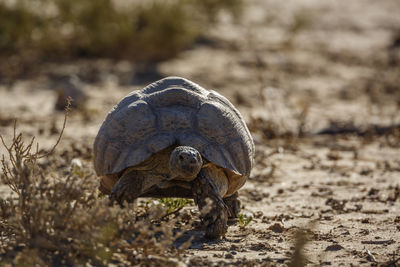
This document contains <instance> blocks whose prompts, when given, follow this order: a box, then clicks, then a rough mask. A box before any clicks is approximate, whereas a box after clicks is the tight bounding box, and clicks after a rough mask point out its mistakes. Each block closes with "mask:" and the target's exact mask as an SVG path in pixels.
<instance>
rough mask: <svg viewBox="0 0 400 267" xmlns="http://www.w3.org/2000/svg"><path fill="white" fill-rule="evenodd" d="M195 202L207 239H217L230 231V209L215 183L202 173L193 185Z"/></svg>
mask: <svg viewBox="0 0 400 267" xmlns="http://www.w3.org/2000/svg"><path fill="white" fill-rule="evenodd" d="M192 186H193V187H192V188H193V189H192V190H193V196H194V201H195V202H196V204H197V205H198V206H199V210H200V214H201V219H202V221H203V223H204V225H205V226H206V233H205V237H206V238H208V239H217V238H219V237H221V236H224V235H225V233H226V231H227V230H228V225H227V222H228V208H227V207H226V205H225V203H224V201H223V200H222V198H221V196H220V194H219V191H218V189H217V187H216V185H215V183H214V182H213V181H212V180H211V179H210V178H208V177H207V175H205V173H204V172H202V171H200V173H199V175H198V176H197V178H196V179H195V180H193V184H192Z"/></svg>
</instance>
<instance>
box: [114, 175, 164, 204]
mask: <svg viewBox="0 0 400 267" xmlns="http://www.w3.org/2000/svg"><path fill="white" fill-rule="evenodd" d="M162 178H163V177H157V176H156V175H154V174H153V175H149V173H148V172H144V171H140V170H131V171H127V172H125V173H124V174H123V175H122V176H121V178H120V179H119V180H118V182H117V183H116V184H115V185H114V188H113V189H112V191H111V194H110V200H111V202H112V203H114V202H118V204H120V205H121V206H123V203H124V202H125V201H126V202H128V203H132V202H133V201H135V199H137V198H138V197H139V196H141V195H142V194H143V193H146V192H147V191H148V190H149V188H151V187H152V186H154V185H155V184H157V183H159V182H160V180H161V179H162Z"/></svg>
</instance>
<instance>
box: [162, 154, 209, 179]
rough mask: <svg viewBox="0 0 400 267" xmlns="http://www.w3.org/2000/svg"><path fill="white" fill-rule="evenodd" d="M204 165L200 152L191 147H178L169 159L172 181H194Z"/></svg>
mask: <svg viewBox="0 0 400 267" xmlns="http://www.w3.org/2000/svg"><path fill="white" fill-rule="evenodd" d="M202 165H203V160H202V158H201V155H200V153H199V151H197V150H196V149H194V148H193V147H190V146H178V147H176V148H175V149H174V150H173V151H172V152H171V155H170V157H169V170H170V173H171V179H178V180H184V181H192V180H193V179H194V178H196V176H197V174H198V173H199V171H200V169H201V167H202Z"/></svg>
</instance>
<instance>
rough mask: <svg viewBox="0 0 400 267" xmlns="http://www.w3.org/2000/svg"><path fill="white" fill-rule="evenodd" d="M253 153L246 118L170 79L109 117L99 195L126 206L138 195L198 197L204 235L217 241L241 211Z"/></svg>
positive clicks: (97, 148)
mask: <svg viewBox="0 0 400 267" xmlns="http://www.w3.org/2000/svg"><path fill="white" fill-rule="evenodd" d="M254 151H255V149H254V142H253V139H252V137H251V135H250V132H249V130H248V128H247V126H246V124H245V122H244V120H243V118H242V116H241V115H240V113H239V111H238V110H237V109H236V108H235V107H234V106H233V105H232V104H231V103H230V102H229V101H228V100H227V99H226V98H225V97H223V96H222V95H220V94H218V93H217V92H215V91H208V90H206V89H204V88H202V87H201V86H199V85H197V84H195V83H193V82H191V81H189V80H187V79H184V78H180V77H167V78H164V79H161V80H159V81H156V82H154V83H152V84H150V85H148V86H147V87H145V88H144V89H142V90H138V91H133V92H131V93H130V94H129V95H127V96H126V97H125V98H123V99H122V100H121V101H120V102H119V104H117V105H116V106H115V107H114V108H113V109H112V110H111V111H110V112H109V114H108V115H107V117H106V119H105V120H104V122H103V124H102V126H101V127H100V130H99V132H98V134H97V137H96V139H95V142H94V167H95V170H96V173H97V175H98V176H100V178H101V182H100V188H99V189H100V191H101V192H102V193H104V194H109V197H110V199H111V200H112V202H118V203H119V204H120V205H123V203H124V202H125V201H126V202H128V203H129V202H133V201H134V200H135V199H136V198H138V197H178V198H179V197H185V198H193V199H194V201H195V203H196V204H197V205H198V207H199V209H200V211H201V212H200V214H201V215H200V216H201V219H202V221H203V222H204V225H205V226H206V233H205V237H206V238H210V239H216V238H219V237H221V236H223V235H224V234H225V233H226V231H227V228H228V226H227V222H228V218H236V217H237V215H238V213H239V211H240V201H239V200H238V193H237V191H238V189H239V188H241V187H242V186H243V185H244V183H245V182H246V180H247V178H248V177H249V175H250V171H251V169H252V167H253V164H254V153H255V152H254ZM206 207H207V208H206Z"/></svg>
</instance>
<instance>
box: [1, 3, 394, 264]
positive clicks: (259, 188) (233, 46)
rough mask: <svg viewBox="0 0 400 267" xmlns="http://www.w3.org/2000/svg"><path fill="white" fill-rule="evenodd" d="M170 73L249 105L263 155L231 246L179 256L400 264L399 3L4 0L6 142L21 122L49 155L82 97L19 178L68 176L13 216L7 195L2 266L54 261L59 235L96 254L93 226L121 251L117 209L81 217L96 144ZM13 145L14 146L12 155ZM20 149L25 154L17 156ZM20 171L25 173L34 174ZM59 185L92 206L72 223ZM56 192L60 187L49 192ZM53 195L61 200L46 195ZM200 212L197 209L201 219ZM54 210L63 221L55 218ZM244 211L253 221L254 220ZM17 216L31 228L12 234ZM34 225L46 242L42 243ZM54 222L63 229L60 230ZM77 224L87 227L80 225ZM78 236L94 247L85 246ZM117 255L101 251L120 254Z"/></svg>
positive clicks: (76, 249) (244, 109) (245, 191)
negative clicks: (110, 120)
mask: <svg viewBox="0 0 400 267" xmlns="http://www.w3.org/2000/svg"><path fill="white" fill-rule="evenodd" d="M172 75H174V76H182V77H184V78H187V79H190V80H192V81H194V82H196V83H198V84H200V85H201V86H203V87H204V88H207V89H212V90H216V91H218V92H219V93H221V94H222V95H224V96H226V97H227V98H228V99H229V100H230V101H231V102H232V103H233V104H234V105H235V106H236V107H237V108H238V109H239V111H240V112H241V113H242V114H243V116H244V119H245V120H246V122H247V125H248V127H249V129H250V131H251V134H252V136H253V138H254V141H255V145H256V158H255V166H254V168H253V170H252V173H251V176H250V177H249V179H248V181H247V182H246V184H245V185H244V187H243V188H241V189H240V191H239V194H240V199H241V201H242V213H243V214H244V215H245V216H242V223H241V225H240V226H239V225H235V226H232V227H231V228H230V230H229V232H228V234H227V237H226V238H225V239H224V240H221V242H215V243H208V244H206V245H204V246H203V244H202V243H201V242H199V243H196V242H197V241H196V242H195V243H194V244H193V246H192V247H191V248H190V249H189V250H187V251H185V252H183V253H184V254H185V257H187V259H188V261H189V260H193V262H194V263H195V262H197V264H193V266H211V265H218V266H219V265H221V266H225V265H224V262H223V261H224V260H227V261H229V262H230V263H232V264H234V265H235V266H242V265H243V266H254V265H261V264H265V265H268V264H269V263H270V262H273V263H274V264H273V265H274V266H275V264H282V266H283V265H284V266H305V264H306V261H305V260H304V259H305V258H304V257H303V259H301V258H302V256H301V253H300V252H301V251H302V250H304V251H306V252H307V255H308V260H307V265H310V264H311V265H315V266H325V265H332V266H335V265H336V266H337V265H340V264H342V265H343V266H352V265H356V266H359V265H360V266H361V265H362V264H364V265H365V266H371V265H374V266H375V265H376V266H378V265H379V266H395V265H396V266H398V263H399V255H400V247H399V241H395V240H400V227H399V222H400V216H399V210H400V204H399V203H400V201H399V200H400V184H399V172H400V150H399V147H400V112H399V111H400V1H399V0H380V1H376V0H353V1H341V0H324V1H321V0H286V1H276V0H275V1H273V0H220V1H218V0H143V1H138V0H0V135H1V136H2V137H3V138H4V140H5V142H6V143H7V144H9V145H10V144H11V140H12V137H13V134H14V127H13V125H14V121H15V120H17V131H16V132H17V133H18V132H22V133H23V139H22V140H25V145H27V146H28V148H35V146H36V142H38V143H39V146H40V147H39V150H41V149H44V150H45V151H49V149H51V148H52V146H53V145H54V144H55V143H56V140H57V138H58V137H59V136H60V134H61V130H62V128H63V119H64V114H65V113H64V107H65V104H66V99H67V97H69V96H70V97H72V99H73V102H72V107H71V111H70V112H69V115H68V121H67V125H66V128H65V131H64V133H63V134H62V139H61V142H60V143H59V144H58V146H57V148H56V150H55V153H53V154H51V155H50V156H47V154H45V153H43V152H44V151H41V153H40V155H45V157H42V158H40V159H38V162H37V165H38V168H37V172H38V174H40V175H37V176H35V175H32V174H31V180H21V181H22V185H23V186H22V188H28V189H29V188H30V189H32V188H33V189H35V183H36V184H37V180H32V179H37V177H39V176H40V177H42V178H41V179H42V180H43V181H44V182H45V183H46V184H47V182H49V183H48V184H51V183H53V182H54V181H59V185H60V186H61V187H54V188H55V190H50V189H49V190H47V188H48V187H41V186H40V184H39V185H36V187H37V188H39V189H40V190H41V191H40V190H39V191H37V192H39V193H40V194H36V195H34V193H35V192H36V191H32V192H33V193H32V195H29V194H25V195H24V194H20V197H23V199H25V201H26V202H27V203H29V205H28V206H29V207H30V212H31V213H32V214H33V215H35V216H33V215H32V214H31V215H32V216H31V217H29V216H27V215H26V214H27V213H26V212H25V210H22V213H18V212H15V210H17V211H18V209H14V210H12V211H7V207H6V206H5V203H6V202H4V201H3V202H1V201H0V211H2V213H1V214H3V215H2V216H3V217H2V219H1V220H0V223H2V224H1V225H0V229H1V230H2V231H0V233H1V234H0V254H1V253H3V252H4V251H5V250H4V249H7V250H8V251H9V254H7V255H6V256H7V257H4V259H5V262H6V263H8V262H11V260H10V261H8V259H13V260H14V259H16V260H14V264H16V265H18V264H20V265H21V266H30V265H27V264H23V261H24V260H25V259H26V262H33V261H32V259H35V260H36V259H37V258H34V257H33V256H32V255H35V253H38V254H37V255H39V256H40V255H41V256H40V257H41V258H40V259H45V260H44V261H39V260H38V261H36V263H37V265H40V266H45V265H46V264H45V263H44V262H53V263H54V262H55V265H54V264H53V265H54V266H59V265H60V263H58V260H59V259H58V256H56V257H55V258H52V257H53V256H52V255H53V253H54V255H58V254H56V253H55V252H54V250H55V249H54V247H56V248H58V247H59V246H58V245H57V244H62V246H61V247H63V248H64V245H65V244H70V245H68V246H66V247H65V248H64V250H65V252H66V254H65V255H67V254H68V255H72V256H68V257H70V259H72V261H71V263H74V262H78V263H79V264H81V265H82V262H85V261H87V258H85V257H89V258H90V257H92V259H94V258H96V260H98V257H99V252H97V251H96V250H97V248H100V245H99V244H101V245H102V244H103V243H98V242H99V240H100V239H99V237H98V236H97V235H96V234H97V233H99V232H100V233H104V235H107V236H108V237H106V238H105V239H104V240H105V241H104V244H105V247H104V248H103V247H102V249H100V252H101V251H106V250H107V249H108V248H110V251H112V250H115V248H116V247H115V243H114V242H111V241H113V239H114V237H115V238H116V236H115V235H114V234H113V233H114V232H112V231H111V232H110V230H107V229H122V228H117V227H115V228H109V225H111V226H112V225H116V223H115V222H114V223H115V224H108V223H109V222H108V221H109V220H111V221H113V220H114V219H112V218H115V217H108V216H103V214H111V213H101V212H97V210H96V209H91V211H92V212H91V213H88V212H87V210H88V208H90V207H93V205H94V204H93V203H92V202H91V203H87V202H88V201H86V197H85V196H88V195H89V196H96V197H93V198H92V199H94V200H96V199H97V194H96V188H97V186H98V179H96V175H95V173H94V170H93V165H92V157H93V156H92V154H93V153H92V145H93V141H94V138H95V136H96V134H97V132H98V130H99V128H100V125H101V123H102V121H103V120H104V118H105V116H106V115H107V113H108V112H109V111H110V109H111V108H112V107H113V106H114V105H115V104H117V103H118V102H119V101H120V100H121V99H122V98H123V97H124V96H125V95H127V94H128V93H130V92H131V91H132V90H136V89H141V88H143V87H144V86H146V85H148V84H149V83H151V82H154V81H156V80H158V79H161V78H163V77H166V76H172ZM33 137H35V140H34V141H35V142H33V141H32V143H29V140H31V138H33ZM17 139H18V138H17ZM18 140H21V139H18ZM14 141H15V140H14ZM19 142H24V141H19ZM15 144H16V143H15V142H14V146H13V147H11V148H9V150H13V149H14V150H18V146H17V145H15ZM29 144H30V145H29ZM21 150H24V149H20V150H19V152H20V153H21ZM3 153H4V154H6V159H7V155H8V156H10V154H12V153H11V152H9V153H6V149H5V148H4V146H1V145H0V155H2V154H3ZM16 154H18V153H16ZM14 158H17V160H16V161H17V162H20V158H21V157H19V158H18V157H17V156H15V157H14ZM26 158H28V159H29V160H31V161H32V158H33V159H34V160H35V162H36V159H37V157H31V156H29V155H28V156H26V157H25V159H26ZM0 159H1V158H0ZM11 161H12V159H11ZM31 161H29V162H31ZM14 162H15V160H14ZM1 163H2V166H3V171H2V172H0V178H2V179H0V180H2V182H1V184H0V200H1V198H2V197H3V196H7V195H10V189H9V188H8V186H6V184H7V181H6V179H4V178H5V177H6V176H7V175H5V174H4V173H6V172H5V170H7V169H6V167H4V166H8V165H7V164H9V162H8V161H5V159H4V158H3V161H2V162H1ZM0 165H1V164H0ZM29 166H31V165H29ZM31 168H33V167H31ZM28 169H29V168H28ZM19 171H20V172H23V174H24V175H22V177H25V176H26V175H27V174H26V173H28V172H26V169H22V168H20V169H19ZM13 173H15V172H14V169H13V170H12V171H11V170H9V172H8V175H9V176H10V175H12V174H13ZM32 173H33V171H32ZM17 174H18V173H17ZM20 176H21V175H20ZM71 177H72V178H74V177H75V178H77V179H75V178H74V179H75V180H74V179H72V178H71ZM65 179H67V180H65ZM71 179H72V180H71ZM39 180H40V179H39ZM26 181H28V182H26ZM31 181H33V182H31ZM64 181H66V182H64ZM71 181H75V182H76V183H72V182H71ZM84 182H86V183H88V182H90V184H88V185H86V186H85V184H84ZM71 184H72V186H71V187H68V186H69V185H71ZM26 185H29V186H26ZM31 185H32V186H31ZM56 185H57V183H56ZM64 185H66V187H65V186H64ZM74 186H75V187H76V189H77V190H75V187H74ZM58 188H62V190H58ZM65 188H67V189H68V188H70V190H72V189H73V190H72V191H73V192H72V191H71V192H72V193H73V195H74V198H76V199H78V198H79V199H80V200H79V201H80V202H81V203H83V204H82V207H81V208H78V209H77V210H76V212H75V213H74V214H75V215H74V216H75V217H74V218H75V219H74V220H72V221H71V220H70V213H69V212H63V211H64V210H65V209H64V208H65V207H70V205H69V204H68V205H67V204H65V205H64V203H67V202H69V198H67V197H66V196H65V195H68V194H70V193H68V192H69V191H68V190H66V191H64V189H65ZM78 189H79V190H80V191H81V193H80V194H78V195H77V196H76V194H75V191H77V192H79V190H78ZM42 192H45V193H42ZM49 192H50V193H49ZM89 192H90V194H87V193H89ZM53 193H54V195H55V196H58V197H57V198H51V196H53ZM44 196H46V197H44ZM80 196H82V197H80ZM43 198H44V199H43ZM20 199H21V198H20ZM72 199H73V198H72ZM48 200H49V202H50V203H51V205H47V204H46V205H44V204H43V203H47V202H46V201H48ZM94 202H96V201H94ZM9 203H12V201H11V202H9ZM23 203H24V202H23ZM96 203H97V202H96ZM42 206H45V207H48V210H46V209H43V208H42ZM21 207H23V208H24V207H25V205H21ZM60 207H61V208H60ZM145 207H147V204H146V205H145ZM192 208H195V207H194V206H192ZM73 209H75V204H74V206H73ZM146 209H147V208H146ZM178 210H179V209H178ZM192 210H196V209H192ZM5 211H7V216H9V218H16V219H15V220H14V219H13V220H11V219H9V221H10V222H11V223H10V224H9V226H7V225H6V226H4V225H5V224H4V222H5V221H7V220H5V219H4V214H5V213H6V212H5ZM20 211H21V210H20ZM43 212H45V213H43ZM46 212H47V213H46ZM135 212H136V211H135ZM135 212H133V213H135ZM174 213H175V212H174ZM21 214H22V215H21ZM43 214H48V216H47V217H46V216H45V215H43ZM71 214H72V211H71ZM127 214H128V213H127ZM138 214H140V212H139V213H138ZM190 214H191V215H190V216H189V217H188V219H187V220H189V221H196V220H198V216H197V215H196V213H190ZM11 215H13V216H11ZM58 215H60V216H58ZM128 215H129V214H128ZM130 216H131V215H129V216H128V217H127V218H130ZM136 216H137V215H135V217H136ZM140 216H141V215H140ZM171 216H175V215H172V214H171ZM0 217H1V216H0ZM59 217H61V218H64V219H65V220H64V221H62V222H63V223H57V224H55V223H54V224H53V223H52V221H57V222H58V221H59ZM21 218H22V219H21ZM25 218H28V220H26V219H25ZM29 218H30V220H31V221H29ZM43 218H45V219H43ZM81 218H83V219H81ZM85 218H86V219H85ZM109 218H111V219H109ZM163 218H164V217H163ZM185 218H186V217H185ZM243 218H247V219H249V221H248V222H247V223H246V224H244V223H243ZM21 220H23V221H24V223H25V228H21V227H20V228H19V229H20V233H19V235H16V234H14V233H15V232H13V231H14V229H16V228H17V227H15V225H20V223H19V222H20V221H21ZM185 220H186V219H185ZM250 221H251V223H250ZM64 222H65V223H64ZM66 222H69V223H66ZM74 222H75V223H76V222H78V223H77V224H76V225H78V226H79V227H77V230H76V229H75V228H73V227H74ZM118 222H120V221H119V220H118ZM149 222H150V220H149ZM239 222H240V221H239ZM315 222H317V223H315ZM248 223H250V224H249V226H246V225H247V224H248ZM35 225H36V226H37V225H39V226H40V227H37V229H40V231H41V233H42V237H45V239H40V240H39V239H38V240H37V239H36V237H37V236H38V237H40V235H37V234H38V233H39V232H38V230H37V229H36V228H35ZM49 225H55V226H57V227H58V225H62V227H64V228H62V227H61V228H62V229H61V230H56V231H54V230H53V229H56V228H49ZM80 225H82V227H81V226H80ZM165 225H167V224H165ZM171 225H172V224H171ZM89 226H91V227H92V228H87V227H89ZM133 226H135V225H133ZM7 227H8V228H7ZM69 227H72V228H69ZM103 227H104V228H103ZM121 227H122V225H121ZM174 227H178V228H180V226H177V225H175V226H174ZM81 228H82V229H89V230H85V231H86V232H85V234H82V233H83V232H81ZM301 228H305V229H308V230H307V231H306V232H307V234H309V235H308V237H309V238H310V239H309V243H308V244H307V245H306V246H305V242H306V240H305V239H304V237H301V235H297V233H298V232H299V229H301ZM4 229H11V230H9V232H8V236H9V237H14V236H17V237H18V238H19V239H16V240H17V241H18V240H20V241H21V242H25V243H26V244H27V245H26V247H25V248H26V249H25V248H24V247H23V246H22V245H20V243H19V241H18V242H16V243H15V249H14V248H13V247H12V245H7V238H9V237H4V236H5V234H4V235H3V233H6V232H7V231H6V230H4ZM70 229H73V231H72V232H71V231H70ZM124 229H125V228H124ZM149 229H150V228H149ZM151 229H153V226H151ZM154 229H157V228H154ZM3 230H4V231H3ZM103 230H107V231H103ZM57 231H58V232H57ZM124 231H125V230H124ZM124 231H118V232H119V233H120V234H123V233H124ZM157 231H158V230H157ZM59 233H61V234H59ZM89 233H90V234H89ZM71 235H72V236H73V240H74V242H76V245H74V243H73V242H71V240H72V239H71V238H70V236H71ZM157 235H159V234H158V232H157ZM296 236H300V237H297V238H296ZM89 237H90V238H89ZM46 238H48V239H46ZM86 239H88V240H89V241H90V242H86ZM11 240H12V238H11ZM43 240H44V241H46V240H50V241H51V242H53V243H51V242H49V241H46V242H44V241H43ZM154 240H156V239H154ZM1 241H3V243H1ZM4 241H5V242H4ZM39 241H41V242H39ZM106 241H107V242H109V241H110V242H111V243H110V242H109V243H107V242H106ZM121 241H125V239H122V240H121ZM126 241H129V242H121V244H122V243H124V244H125V243H126V245H127V248H128V249H129V251H128V252H127V253H126V255H128V256H129V255H131V256H132V255H133V258H136V255H137V254H134V253H133V252H132V250H131V246H132V244H131V237H128V239H127V240H126ZM167 241H168V240H167ZM79 242H83V243H82V244H86V245H85V246H86V248H89V249H84V251H83V254H81V252H82V248H85V247H81V246H80V244H81V243H79ZM91 242H92V243H91ZM157 243H159V242H158V239H157ZM49 244H50V245H49ZM54 244H56V245H54ZM93 244H95V245H93ZM145 244H146V243H145ZM159 244H160V246H161V248H162V250H161V252H160V255H161V256H165V255H164V254H165V253H164V252H165V250H164V248H165V247H163V246H168V247H170V243H169V241H168V242H167V243H165V242H164V243H162V242H161V243H159ZM163 244H164V245H163ZM102 246H103V245H102ZM107 246H108V247H107ZM303 247H304V249H303ZM30 248H32V250H29V249H30ZM139 248H140V246H139ZM118 250H119V249H118ZM49 251H50V252H49ZM71 251H72V252H73V253H72V254H71ZM85 251H86V252H85ZM136 251H140V250H136ZM39 252H40V253H39ZM56 252H57V253H58V251H56ZM125 252H126V251H125ZM74 253H76V254H74ZM85 253H86V254H85ZM88 253H89V254H90V255H89V256H87V255H88ZM107 253H108V252H107ZM107 253H104V255H103V256H104V257H106V258H105V260H110V259H111V258H110V257H111V254H109V253H108V254H107ZM140 253H141V252H140ZM16 255H17V256H16ZM60 255H61V254H60ZM75 255H78V256H79V255H80V256H82V255H83V256H82V257H83V260H84V261H80V260H81V259H80V258H79V257H78V256H77V257H78V261H75V259H73V257H75ZM107 255H108V256H107ZM150 255H151V254H150ZM100 256H101V255H100ZM114 256H115V255H114ZM128 256H127V257H128ZM18 257H19V259H18ZM68 257H67V258H68ZM107 257H108V258H107ZM199 257H200V258H199ZM296 257H297V258H296ZM0 258H1V257H0ZM206 258H209V259H211V262H214V263H215V264H211V263H210V262H206V261H205V259H206ZM299 258H300V260H299ZM21 259H22V260H21ZM60 259H61V258H60ZM121 259H125V258H123V257H121ZM154 259H157V258H154ZM54 260H55V261H54ZM134 260H135V259H134ZM203 260H204V261H203ZM0 261H1V260H0ZM217 261H218V262H219V263H221V264H218V263H216V262H217ZM234 261H236V262H235V263H233V262H234ZM289 261H290V262H292V263H293V264H291V265H288V262H289ZM21 262H22V263H21ZM93 262H94V263H96V261H93ZM93 262H92V263H93ZM174 262H175V264H177V262H176V261H174ZM355 262H356V263H355ZM170 263H171V262H170ZM296 263H298V264H296ZM332 263H333V264H332ZM339 263H340V264H339ZM79 264H78V265H79ZM135 264H136V265H137V264H138V263H137V262H136V263H135V261H132V262H130V263H128V264H126V265H127V266H131V265H135ZM232 264H231V265H232ZM0 265H1V264H0ZM61 265H62V264H61ZM72 265H74V266H75V265H76V264H72ZM94 265H96V266H97V264H94ZM189 265H190V264H189ZM227 265H229V263H227ZM99 266H101V265H100V264H99ZM121 266H122V265H121ZM161 266H167V265H165V264H164V265H161ZM171 266H175V265H171ZM179 266H180V265H179ZM262 266H264V265H262Z"/></svg>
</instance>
